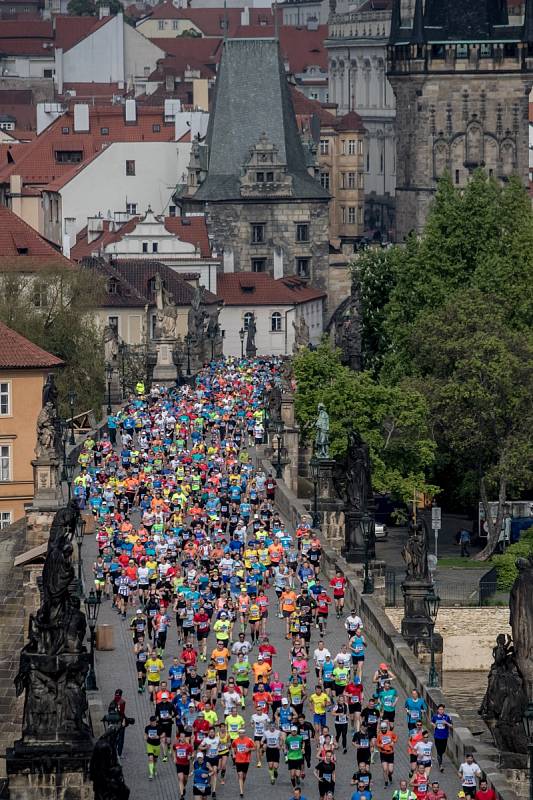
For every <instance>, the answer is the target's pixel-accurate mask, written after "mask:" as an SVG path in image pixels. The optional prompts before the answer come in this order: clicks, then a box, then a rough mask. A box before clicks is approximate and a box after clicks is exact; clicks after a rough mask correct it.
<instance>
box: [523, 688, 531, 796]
mask: <svg viewBox="0 0 533 800" xmlns="http://www.w3.org/2000/svg"><path fill="white" fill-rule="evenodd" d="M529 691H530V692H531V688H530V689H529ZM522 722H523V724H524V730H525V732H526V737H527V755H528V767H529V800H533V700H532V699H531V694H530V698H529V702H528V704H527V706H526V708H525V711H524V716H523V717H522Z"/></svg>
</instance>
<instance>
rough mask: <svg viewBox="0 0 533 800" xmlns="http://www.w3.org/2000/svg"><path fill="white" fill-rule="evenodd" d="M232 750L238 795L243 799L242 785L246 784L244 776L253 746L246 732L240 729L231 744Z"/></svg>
mask: <svg viewBox="0 0 533 800" xmlns="http://www.w3.org/2000/svg"><path fill="white" fill-rule="evenodd" d="M231 749H232V750H233V761H234V762H235V769H236V770H237V779H238V781H239V794H240V796H241V797H244V784H245V782H246V775H247V774H248V767H249V766H250V761H251V760H252V753H253V751H254V749H255V745H254V743H253V741H252V740H251V739H250V737H249V736H246V731H245V730H244V728H241V730H240V731H239V735H238V737H237V738H236V739H234V740H233V742H232V743H231Z"/></svg>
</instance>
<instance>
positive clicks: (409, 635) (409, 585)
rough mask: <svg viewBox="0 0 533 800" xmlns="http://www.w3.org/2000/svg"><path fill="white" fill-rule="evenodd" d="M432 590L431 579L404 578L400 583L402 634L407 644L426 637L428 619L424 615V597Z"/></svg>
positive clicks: (427, 633)
mask: <svg viewBox="0 0 533 800" xmlns="http://www.w3.org/2000/svg"><path fill="white" fill-rule="evenodd" d="M431 591H433V584H432V583H431V581H427V580H421V581H414V580H405V581H404V582H403V583H402V592H403V607H404V616H403V619H402V636H403V637H404V639H406V640H407V641H408V642H409V644H412V643H413V642H415V641H418V640H420V639H424V638H426V639H427V638H428V635H429V621H428V618H427V615H426V608H425V605H424V598H425V597H426V596H427V595H428V594H429V593H430V592H431Z"/></svg>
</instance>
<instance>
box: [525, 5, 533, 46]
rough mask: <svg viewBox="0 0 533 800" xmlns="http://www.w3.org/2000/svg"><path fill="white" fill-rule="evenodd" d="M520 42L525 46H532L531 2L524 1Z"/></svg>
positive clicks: (532, 22)
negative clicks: (525, 44) (524, 43)
mask: <svg viewBox="0 0 533 800" xmlns="http://www.w3.org/2000/svg"><path fill="white" fill-rule="evenodd" d="M522 41H523V42H526V43H527V44H533V0H526V9H525V11H524V28H523V31H522Z"/></svg>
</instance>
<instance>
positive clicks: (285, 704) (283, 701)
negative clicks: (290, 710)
mask: <svg viewBox="0 0 533 800" xmlns="http://www.w3.org/2000/svg"><path fill="white" fill-rule="evenodd" d="M288 704H289V701H288V700H287V698H286V697H282V698H281V705H282V706H287V705H288Z"/></svg>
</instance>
